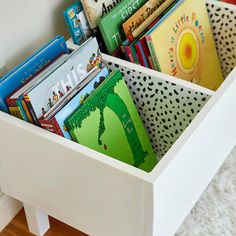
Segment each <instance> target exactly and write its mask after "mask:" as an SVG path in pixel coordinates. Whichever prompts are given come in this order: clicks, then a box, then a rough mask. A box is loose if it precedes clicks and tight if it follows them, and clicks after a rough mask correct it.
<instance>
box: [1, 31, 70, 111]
mask: <svg viewBox="0 0 236 236" xmlns="http://www.w3.org/2000/svg"><path fill="white" fill-rule="evenodd" d="M67 52H69V49H68V48H67V46H66V42H65V39H64V37H62V36H57V37H55V38H54V39H52V40H51V41H50V42H48V43H47V44H46V45H44V46H42V48H40V49H39V50H38V51H36V52H35V53H34V54H33V55H32V56H30V57H29V58H27V59H26V60H25V61H24V62H22V63H21V64H20V65H18V66H17V67H16V68H15V69H13V70H12V71H11V72H9V73H8V74H7V75H5V76H4V77H3V78H2V79H1V80H0V110H2V111H4V112H7V113H9V110H8V107H7V104H6V101H5V98H6V97H7V96H8V95H9V94H11V93H12V92H13V91H15V90H16V89H17V88H18V87H20V86H21V85H22V84H24V83H25V82H26V81H27V80H28V79H31V78H32V77H33V76H35V75H36V74H37V73H39V72H40V71H41V70H42V69H43V68H45V66H46V65H48V64H49V63H50V62H51V61H53V60H54V59H55V58H56V57H58V56H59V55H60V54H62V53H67ZM16 112H18V111H16Z"/></svg>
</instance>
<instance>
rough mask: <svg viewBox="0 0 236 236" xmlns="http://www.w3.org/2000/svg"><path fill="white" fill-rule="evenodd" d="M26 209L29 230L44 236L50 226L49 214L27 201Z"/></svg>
mask: <svg viewBox="0 0 236 236" xmlns="http://www.w3.org/2000/svg"><path fill="white" fill-rule="evenodd" d="M24 209H25V215H26V219H27V223H28V227H29V231H30V232H31V233H32V234H35V235H37V236H43V235H44V234H45V233H46V232H47V231H48V230H49V228H50V224H49V219H48V215H47V214H45V213H44V212H42V211H41V210H39V209H36V208H35V207H32V206H30V205H28V204H26V203H24Z"/></svg>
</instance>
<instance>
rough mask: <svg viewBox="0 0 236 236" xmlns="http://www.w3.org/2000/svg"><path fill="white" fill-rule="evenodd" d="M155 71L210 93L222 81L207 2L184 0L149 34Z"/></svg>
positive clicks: (202, 0) (147, 38)
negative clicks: (188, 82)
mask: <svg viewBox="0 0 236 236" xmlns="http://www.w3.org/2000/svg"><path fill="white" fill-rule="evenodd" d="M146 40H147V44H148V47H149V50H150V54H151V57H152V60H153V64H154V67H155V69H156V70H159V71H162V72H164V73H166V74H170V75H173V76H176V77H177V78H180V79H184V80H187V81H191V82H193V83H196V84H199V85H201V86H203V87H206V88H208V89H211V90H214V91H215V90H217V89H218V87H219V86H220V85H221V83H222V82H223V75H222V71H221V66H220V61H219V59H218V56H217V52H216V47H215V42H214V38H213V33H212V29H211V25H210V21H209V17H208V13H207V9H206V5H205V1H204V0H199V1H196V0H182V1H179V2H178V3H176V4H175V5H174V7H173V8H172V9H171V10H170V11H169V12H168V13H166V14H165V16H164V17H163V18H162V19H161V20H160V21H158V22H157V24H156V25H155V26H154V27H152V28H151V29H150V30H149V31H148V32H147V33H146Z"/></svg>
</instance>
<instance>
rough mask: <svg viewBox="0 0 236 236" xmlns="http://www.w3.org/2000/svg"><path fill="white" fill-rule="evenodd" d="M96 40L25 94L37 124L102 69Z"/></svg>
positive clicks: (84, 45)
mask: <svg viewBox="0 0 236 236" xmlns="http://www.w3.org/2000/svg"><path fill="white" fill-rule="evenodd" d="M102 65H103V63H102V62H101V53H100V51H99V48H98V43H97V40H96V38H91V39H89V40H88V41H86V43H85V44H83V46H81V47H79V48H78V50H77V51H75V52H74V53H73V55H72V56H70V57H69V58H68V59H67V60H66V61H65V62H64V63H63V64H62V65H61V66H60V67H59V68H58V69H56V70H55V71H53V72H52V73H51V74H50V75H49V76H48V77H47V78H45V79H44V80H43V81H42V82H40V83H39V84H37V85H36V86H34V87H33V88H31V89H30V90H29V91H27V94H24V100H25V102H26V104H27V107H28V108H29V110H30V113H31V115H32V117H33V119H34V122H35V124H37V125H39V123H38V119H39V118H40V117H41V116H42V115H43V114H44V113H46V112H47V111H48V110H49V109H50V108H52V107H53V106H54V105H55V104H56V103H57V102H58V101H59V100H60V99H62V97H63V96H64V95H66V94H67V93H68V92H69V91H70V90H71V89H73V88H74V87H75V86H77V85H78V84H79V83H80V82H81V81H82V80H83V79H84V78H86V77H87V75H88V73H89V72H90V71H91V70H92V69H93V68H94V67H102Z"/></svg>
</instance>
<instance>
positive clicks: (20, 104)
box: [6, 53, 70, 123]
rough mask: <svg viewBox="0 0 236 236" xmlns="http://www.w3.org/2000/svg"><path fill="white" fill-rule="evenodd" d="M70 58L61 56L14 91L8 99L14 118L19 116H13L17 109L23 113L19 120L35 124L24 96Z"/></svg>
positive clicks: (67, 55) (65, 55)
mask: <svg viewBox="0 0 236 236" xmlns="http://www.w3.org/2000/svg"><path fill="white" fill-rule="evenodd" d="M69 56H70V54H69V53H68V54H67V53H63V54H61V55H60V56H59V57H57V58H56V59H55V60H54V61H52V62H51V63H50V64H49V65H47V67H46V68H44V69H43V70H41V71H40V72H39V73H37V75H35V76H34V77H32V79H30V80H27V81H26V82H25V83H24V84H22V86H20V87H19V88H18V89H17V90H16V91H14V92H13V93H12V94H11V95H10V96H8V97H7V98H6V103H7V105H8V108H9V111H10V113H11V114H12V115H14V116H17V115H18V113H19V112H18V113H17V114H13V112H12V110H14V109H15V107H16V110H17V111H20V113H21V116H18V118H21V119H23V120H25V121H28V122H30V123H33V120H32V116H31V115H30V112H29V110H28V109H27V106H26V104H25V102H24V101H23V94H24V93H26V91H27V90H28V89H30V88H31V87H33V86H35V84H36V83H39V82H40V81H42V80H43V79H45V78H46V77H47V76H48V75H49V74H50V73H52V70H55V69H57V68H58V67H59V66H60V65H62V64H63V63H64V62H65V60H66V59H67V58H68V57H69Z"/></svg>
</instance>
